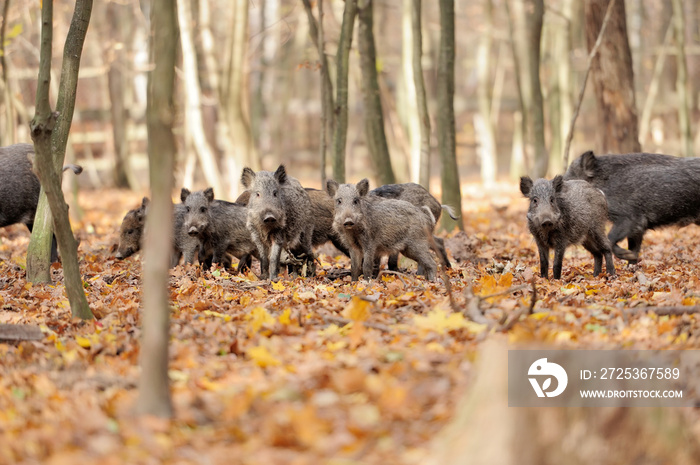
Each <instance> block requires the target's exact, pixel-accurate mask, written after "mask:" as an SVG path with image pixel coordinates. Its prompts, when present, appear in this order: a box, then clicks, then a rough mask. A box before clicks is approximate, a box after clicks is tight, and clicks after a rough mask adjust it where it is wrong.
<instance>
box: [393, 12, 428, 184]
mask: <svg viewBox="0 0 700 465" xmlns="http://www.w3.org/2000/svg"><path fill="white" fill-rule="evenodd" d="M414 7H415V6H414V0H402V2H401V81H400V83H401V88H400V91H399V92H398V93H397V96H396V98H397V107H398V108H399V114H398V116H399V120H400V121H401V123H402V126H403V128H404V132H405V133H406V135H407V136H408V143H409V144H408V145H409V147H408V148H409V153H410V164H409V166H410V180H411V182H415V183H418V184H420V169H421V163H420V162H421V122H420V115H419V114H418V90H417V89H416V79H415V76H414V75H413V73H414V69H413V63H414V60H413V54H414V53H416V50H415V47H414V40H413V35H414V33H415V30H414V27H413V14H414V11H413V10H414ZM418 14H420V9H419V10H418ZM419 33H420V32H419ZM421 73H422V71H421ZM402 96H403V98H402ZM401 103H403V105H401Z"/></svg>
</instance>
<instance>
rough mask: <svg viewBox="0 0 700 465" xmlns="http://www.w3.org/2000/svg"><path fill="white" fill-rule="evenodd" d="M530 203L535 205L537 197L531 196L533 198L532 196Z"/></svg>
mask: <svg viewBox="0 0 700 465" xmlns="http://www.w3.org/2000/svg"><path fill="white" fill-rule="evenodd" d="M532 204H533V205H537V197H533V198H532Z"/></svg>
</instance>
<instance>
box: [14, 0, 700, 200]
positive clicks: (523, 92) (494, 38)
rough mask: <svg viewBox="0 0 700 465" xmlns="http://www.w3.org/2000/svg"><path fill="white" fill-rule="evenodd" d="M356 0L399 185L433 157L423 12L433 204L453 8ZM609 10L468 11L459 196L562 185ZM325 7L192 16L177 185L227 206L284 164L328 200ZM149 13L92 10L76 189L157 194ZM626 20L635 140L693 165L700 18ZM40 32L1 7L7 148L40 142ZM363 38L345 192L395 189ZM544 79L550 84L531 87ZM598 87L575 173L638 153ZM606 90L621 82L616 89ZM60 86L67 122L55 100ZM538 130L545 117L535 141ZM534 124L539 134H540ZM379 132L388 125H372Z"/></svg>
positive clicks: (331, 9) (336, 21) (64, 12)
mask: <svg viewBox="0 0 700 465" xmlns="http://www.w3.org/2000/svg"><path fill="white" fill-rule="evenodd" d="M348 1H352V2H354V3H355V4H359V6H360V8H361V9H362V8H363V7H366V6H367V5H369V6H370V10H372V13H373V18H370V20H372V19H373V23H374V27H373V40H374V44H375V45H376V70H377V72H378V79H377V81H378V82H377V84H378V89H379V96H380V102H381V112H382V116H383V124H384V129H385V134H386V140H387V144H388V152H389V153H390V156H391V166H392V168H391V169H392V170H393V174H394V176H395V179H396V181H397V182H406V181H409V180H414V181H419V174H418V170H417V168H414V170H412V169H411V167H412V166H415V165H416V162H412V159H413V160H417V159H418V158H417V157H418V155H417V154H418V153H420V144H421V139H420V119H419V117H418V108H417V107H418V105H417V103H416V97H415V95H416V89H415V86H414V75H413V68H412V65H411V63H412V53H413V51H414V50H415V48H413V46H412V43H413V42H412V41H413V35H414V34H415V33H416V31H415V29H414V28H412V27H411V24H412V21H411V20H412V11H415V10H414V9H415V8H416V7H417V8H419V11H420V19H421V20H422V21H421V26H420V32H421V33H422V41H421V43H422V53H423V55H422V59H421V61H420V63H421V65H422V70H423V76H424V82H425V90H426V96H427V108H428V111H429V114H430V120H431V125H430V128H431V133H432V137H431V138H430V163H429V167H430V180H431V189H432V190H433V192H436V193H439V192H440V191H439V188H440V187H439V186H440V183H439V181H438V178H439V175H440V169H441V163H440V157H439V156H438V142H439V139H440V137H438V136H437V132H436V129H437V127H436V126H437V125H436V118H437V115H438V112H439V110H440V109H441V106H440V105H439V104H438V101H439V100H438V94H439V91H440V86H441V85H442V84H441V81H440V80H439V79H438V62H439V59H438V58H439V52H440V37H441V32H442V31H441V22H440V2H437V1H424V2H422V6H421V2H419V1H416V0H374V1H370V2H368V1H367V0H348ZM607 4H608V1H607V0H585V1H584V0H547V1H546V2H542V1H541V0H476V1H466V0H458V1H456V2H454V9H455V11H454V23H455V96H454V110H455V128H456V159H457V164H458V166H459V175H460V180H461V181H462V182H463V183H464V182H474V181H483V182H485V183H486V184H489V185H496V184H495V183H496V182H498V181H505V182H508V183H510V182H511V181H510V179H512V178H513V177H514V176H517V175H520V174H522V173H523V172H529V173H530V174H535V175H538V174H542V173H537V169H536V166H535V165H536V163H537V160H536V159H537V158H538V157H540V158H543V157H548V159H549V163H548V165H547V163H545V166H548V167H547V168H546V171H547V174H548V175H553V174H555V173H559V172H561V171H562V170H563V161H562V160H563V151H564V141H565V139H566V136H567V133H568V131H569V126H570V125H571V119H572V115H573V113H574V108H575V104H576V101H577V99H578V95H579V92H580V90H581V85H582V82H583V79H584V75H585V73H586V69H587V65H588V63H587V62H588V53H589V49H590V48H591V44H592V42H593V41H595V37H596V35H597V32H594V33H593V35H592V39H591V38H589V39H588V42H587V23H591V22H593V21H595V18H594V16H596V15H597V16H598V18H597V21H598V22H600V20H601V18H602V15H603V14H604V13H605V11H606V7H607ZM320 6H321V7H322V8H323V20H322V24H321V25H322V33H323V41H324V50H325V54H326V57H327V62H328V67H329V74H330V80H331V83H332V87H333V91H332V95H333V98H335V97H336V92H337V82H336V79H337V73H336V71H337V70H336V68H337V64H336V51H337V50H338V44H339V40H340V37H341V28H342V25H343V12H344V9H345V7H346V2H343V1H341V0H326V1H325V2H323V5H320ZM318 7H319V5H318V2H317V1H308V0H183V1H179V2H178V19H179V28H180V37H179V44H180V52H179V57H178V59H179V65H178V69H177V98H176V101H175V104H176V108H177V112H176V115H174V117H175V125H174V128H175V133H176V136H177V139H178V151H179V155H178V160H177V170H176V173H175V175H176V186H178V187H179V186H183V185H184V186H189V187H194V188H198V187H202V186H205V185H212V186H214V187H215V191H216V192H217V194H218V195H217V196H218V197H221V198H235V196H236V195H237V194H238V190H239V188H240V186H239V181H238V180H239V177H240V171H241V168H242V167H243V166H245V165H249V166H252V167H254V168H265V169H271V168H274V167H276V165H277V164H278V163H280V162H284V163H286V164H288V165H289V166H290V171H291V173H292V174H293V175H294V176H295V177H298V178H300V179H302V180H303V181H304V182H305V183H306V184H308V185H310V186H317V187H318V186H319V185H320V183H321V179H322V177H321V175H320V173H321V170H322V169H323V170H324V171H323V172H324V173H325V175H326V176H328V177H331V176H333V171H332V169H331V168H332V161H331V160H332V151H331V150H330V148H331V146H332V144H333V133H332V131H331V130H330V128H329V131H327V132H326V133H325V134H323V136H324V137H325V139H326V142H325V143H326V144H327V145H328V147H329V149H328V155H327V158H326V163H325V164H324V165H322V160H321V157H320V155H319V145H320V143H321V137H322V131H321V130H320V129H321V127H322V123H321V109H322V105H321V89H322V78H321V76H322V73H321V66H320V61H319V53H318V47H317V42H315V41H314V40H312V38H311V37H312V36H314V37H316V35H317V34H318V27H317V26H318V24H317V22H318V12H319V8H318ZM149 8H150V2H149V1H148V0H140V1H139V0H119V1H106V2H96V3H95V5H94V10H93V15H92V20H91V21H90V26H89V31H88V34H87V39H86V43H85V48H84V51H83V58H82V63H81V69H80V80H79V85H78V95H77V103H76V112H75V117H74V121H73V126H72V129H71V135H70V140H69V144H68V151H67V157H66V161H67V162H71V161H75V162H78V163H80V164H82V165H83V166H84V167H85V170H86V175H83V176H82V177H81V178H80V179H78V180H77V181H75V182H80V183H81V184H82V185H84V186H89V187H101V186H117V187H125V188H132V189H137V190H143V189H145V188H146V187H147V163H148V161H147V160H148V159H147V155H146V138H147V135H146V123H145V112H146V82H147V77H146V76H147V73H148V72H149V69H151V68H150V64H149V63H150V60H149V56H148V34H149V32H148V31H149V15H150V11H149ZM614 9H615V11H616V12H617V13H621V14H622V15H623V16H622V17H621V18H622V22H621V23H620V22H619V18H618V22H617V23H616V22H615V21H616V20H615V14H616V13H615V12H614V13H613V15H612V19H611V21H610V24H609V26H608V27H609V29H608V32H606V34H608V33H609V34H610V40H613V41H614V40H620V39H619V38H616V36H615V35H614V34H613V33H614V32H615V31H617V32H618V33H620V32H621V33H622V34H623V36H622V37H623V38H624V39H626V41H627V42H628V43H629V48H630V51H631V57H632V62H631V63H632V70H633V81H632V82H633V83H634V84H633V89H628V88H625V84H624V80H623V82H622V84H621V86H622V87H621V88H618V89H617V91H616V92H618V93H625V94H626V95H625V96H624V98H625V99H626V101H628V102H629V97H631V106H632V109H633V110H634V111H636V115H635V118H634V121H628V122H627V124H628V125H632V126H634V128H633V129H631V130H630V132H631V133H632V134H634V133H635V132H637V131H638V140H639V142H640V144H641V145H640V147H641V149H643V150H644V151H650V152H657V151H658V152H663V153H669V154H673V155H690V154H692V153H693V152H694V150H693V147H697V146H698V144H700V132H698V131H693V130H692V128H694V127H695V123H696V122H697V120H698V118H699V116H700V114H699V107H698V100H699V99H698V92H699V91H700V56H699V53H700V34H699V32H700V11H699V9H700V8H699V6H698V2H697V1H694V0H673V1H664V2H659V1H657V0H642V1H634V2H632V1H628V2H623V1H622V0H617V4H616V5H615V7H614ZM72 12H73V4H72V2H59V3H57V4H56V5H55V13H54V18H55V20H54V37H55V39H54V40H55V42H56V44H62V43H63V41H64V38H65V35H66V33H67V30H68V26H69V23H70V18H71V14H72ZM309 15H311V16H309ZM310 17H312V18H313V22H312V23H311V24H312V27H311V29H312V31H310V22H309V18H310ZM414 18H415V16H414ZM365 20H366V18H365ZM590 27H591V26H590V24H588V28H589V29H590ZM599 28H600V26H599V25H598V29H599ZM40 29H41V24H40V9H39V8H38V3H36V2H24V1H19V0H5V1H4V2H3V11H2V32H1V33H2V35H3V37H4V39H3V40H2V57H1V60H0V64H1V65H2V75H1V76H0V78H1V79H2V82H1V83H0V84H1V86H2V89H1V90H2V92H0V100H1V101H0V145H9V144H12V143H16V142H30V141H31V139H30V136H29V121H30V120H31V118H32V117H33V115H34V112H35V111H34V101H35V92H36V79H37V74H38V64H39V49H38V44H39V35H40ZM310 32H311V34H310ZM353 34H354V39H353V41H352V44H351V47H352V48H351V51H350V55H349V66H348V70H349V76H348V86H349V97H348V111H349V116H348V132H347V145H346V160H347V162H346V164H347V166H346V177H347V180H348V181H357V180H359V179H360V178H362V177H370V179H372V180H373V184H375V183H376V182H381V181H382V180H384V179H388V178H386V177H384V176H382V173H380V172H378V171H379V170H378V168H377V167H376V166H377V165H376V164H373V163H372V157H371V155H370V144H368V143H367V141H368V140H369V138H368V137H367V136H366V133H367V132H368V131H369V129H367V128H366V125H365V121H376V120H370V119H369V118H368V113H369V112H368V111H367V110H366V108H367V105H366V104H365V103H364V102H365V101H363V96H362V92H361V88H362V82H363V77H362V73H361V63H360V62H361V58H362V54H363V52H362V50H361V48H362V41H361V40H360V38H359V37H358V35H362V34H366V31H364V30H363V28H362V27H361V22H360V18H358V20H357V23H356V24H355V28H354V31H353ZM538 44H539V53H538V46H537V45H538ZM613 45H615V44H613ZM604 47H605V46H603V47H601V54H602V50H603V48H604ZM613 52H614V53H616V52H619V53H620V56H624V50H623V48H619V49H616V48H613ZM62 53H63V50H62V48H61V47H60V46H57V47H54V51H53V54H54V60H55V66H54V69H53V73H52V79H54V80H56V79H57V76H59V70H60V69H59V64H60V59H61V54H62ZM614 53H613V58H614V59H617V57H615V56H614ZM533 63H534V65H533ZM532 66H534V69H535V70H538V71H539V72H534V74H533V73H530V74H528V71H527V70H528V69H531V67H532ZM519 73H520V78H518V77H519ZM595 73H596V70H595V68H594V69H593V71H592V72H591V78H590V81H592V82H589V85H588V87H587V90H586V93H585V97H584V99H583V104H582V107H581V112H580V115H579V117H578V120H577V123H576V127H575V132H574V137H573V144H572V148H571V154H570V158H573V157H575V156H577V155H578V154H580V153H581V152H582V151H584V150H589V149H593V150H596V151H604V152H605V151H611V152H615V151H625V149H624V145H623V146H621V147H622V148H621V147H620V146H615V145H614V144H613V145H612V146H611V144H610V143H609V142H607V141H606V140H605V137H603V134H604V133H605V131H606V127H607V128H608V129H609V126H610V122H609V121H607V118H605V117H601V115H600V113H598V111H597V109H596V93H595V92H594V84H595V79H596V77H595ZM537 77H539V86H538V83H537V82H536V81H537ZM533 79H534V81H535V82H530V81H532V80H533ZM606 79H607V80H608V81H610V77H609V76H608V77H607V78H606ZM53 84H54V85H52V92H53V94H52V104H53V105H55V97H56V95H55V91H56V87H57V86H56V84H57V83H53ZM537 87H539V89H540V93H541V94H540V96H538V95H537V93H538V92H537ZM630 90H633V93H631V94H630V92H629V91H630ZM618 97H619V95H618V94H616V93H615V92H612V94H609V95H608V98H609V99H612V100H616V99H618ZM616 104H617V103H614V102H613V105H616ZM540 106H541V110H538V108H540ZM538 115H542V116H541V117H540V118H541V119H542V121H541V124H540V125H539V127H538ZM380 121H381V120H380ZM533 122H534V126H535V127H534V129H533V128H531V126H529V125H533ZM331 124H332V123H329V125H331ZM372 125H374V126H376V123H368V124H367V126H372ZM375 129H376V127H375ZM693 137H695V140H693ZM626 151H631V150H630V149H627V150H626ZM412 154H413V156H412ZM322 166H323V167H324V168H322ZM375 185H376V184H375Z"/></svg>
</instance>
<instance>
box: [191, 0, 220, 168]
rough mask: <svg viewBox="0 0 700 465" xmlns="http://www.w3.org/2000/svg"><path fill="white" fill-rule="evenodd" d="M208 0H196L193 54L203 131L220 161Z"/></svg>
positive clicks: (216, 72) (217, 108)
mask: <svg viewBox="0 0 700 465" xmlns="http://www.w3.org/2000/svg"><path fill="white" fill-rule="evenodd" d="M209 2H210V0H198V1H197V2H196V7H195V8H197V26H196V28H195V31H194V33H195V34H196V35H197V40H195V55H196V56H197V75H198V77H199V87H200V89H201V90H202V97H203V101H202V102H201V103H202V121H203V123H204V132H205V135H206V137H207V141H209V146H210V147H212V148H213V149H214V152H215V156H216V158H217V160H218V161H220V155H221V147H220V146H219V143H218V141H217V138H216V131H217V129H216V128H217V125H218V124H219V106H220V103H221V101H220V100H218V98H219V96H218V95H217V92H218V90H219V79H218V78H219V75H218V67H217V63H216V57H214V36H213V35H212V32H211V14H210V8H209V7H210V5H209Z"/></svg>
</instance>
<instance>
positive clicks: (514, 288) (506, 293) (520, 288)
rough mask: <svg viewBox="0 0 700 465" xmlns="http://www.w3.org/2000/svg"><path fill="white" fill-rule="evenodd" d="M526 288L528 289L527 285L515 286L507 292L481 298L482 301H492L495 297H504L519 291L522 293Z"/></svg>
mask: <svg viewBox="0 0 700 465" xmlns="http://www.w3.org/2000/svg"><path fill="white" fill-rule="evenodd" d="M526 288H527V284H521V285H520V286H513V287H511V288H508V289H506V290H505V291H501V292H496V293H495V294H490V295H484V296H479V298H480V299H481V300H486V299H491V298H493V297H500V296H502V295H508V294H512V293H513V292H517V291H520V290H522V289H526Z"/></svg>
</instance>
